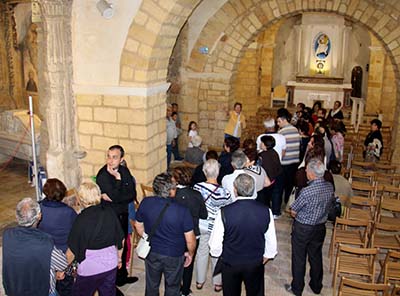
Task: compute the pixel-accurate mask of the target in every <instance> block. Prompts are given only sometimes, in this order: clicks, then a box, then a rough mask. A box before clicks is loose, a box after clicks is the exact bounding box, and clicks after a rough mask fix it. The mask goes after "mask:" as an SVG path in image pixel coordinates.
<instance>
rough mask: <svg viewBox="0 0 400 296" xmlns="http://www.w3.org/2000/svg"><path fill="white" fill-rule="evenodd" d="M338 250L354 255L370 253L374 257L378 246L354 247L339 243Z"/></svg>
mask: <svg viewBox="0 0 400 296" xmlns="http://www.w3.org/2000/svg"><path fill="white" fill-rule="evenodd" d="M339 252H344V253H350V254H354V255H372V256H374V257H375V256H376V255H377V254H378V253H379V248H355V247H350V246H347V245H343V244H339Z"/></svg>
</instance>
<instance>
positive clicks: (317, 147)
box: [294, 136, 335, 197]
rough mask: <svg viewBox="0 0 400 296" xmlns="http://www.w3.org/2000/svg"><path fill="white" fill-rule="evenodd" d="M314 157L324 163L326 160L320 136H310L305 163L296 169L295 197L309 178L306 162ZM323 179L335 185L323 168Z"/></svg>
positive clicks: (329, 174)
mask: <svg viewBox="0 0 400 296" xmlns="http://www.w3.org/2000/svg"><path fill="white" fill-rule="evenodd" d="M315 158H316V159H318V160H320V161H321V162H322V163H324V161H325V160H326V159H325V149H324V144H323V140H322V139H321V137H320V136H312V137H311V140H310V145H309V149H308V150H307V153H306V155H305V159H304V163H305V165H304V166H303V167H301V168H299V169H298V171H297V172H296V177H295V182H294V186H295V187H296V197H297V195H298V194H299V193H300V190H301V189H303V188H304V187H306V186H307V185H308V181H309V180H308V179H307V173H306V167H307V164H308V162H309V161H310V160H311V159H315ZM325 166H326V164H325ZM324 180H325V181H328V182H330V183H332V185H333V187H335V184H334V181H333V176H332V174H331V173H330V172H329V171H328V170H325V173H324Z"/></svg>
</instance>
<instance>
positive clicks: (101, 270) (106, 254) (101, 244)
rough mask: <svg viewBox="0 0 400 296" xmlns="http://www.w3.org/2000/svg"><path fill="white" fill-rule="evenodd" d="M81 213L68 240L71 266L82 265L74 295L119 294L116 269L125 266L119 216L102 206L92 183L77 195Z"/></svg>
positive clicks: (85, 184) (82, 186)
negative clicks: (73, 262)
mask: <svg viewBox="0 0 400 296" xmlns="http://www.w3.org/2000/svg"><path fill="white" fill-rule="evenodd" d="M78 194H79V198H80V202H81V205H82V207H83V210H82V212H81V213H80V214H79V215H78V217H77V218H76V220H75V222H74V224H73V225H72V229H71V233H70V235H69V237H68V250H67V253H66V255H67V260H68V263H71V262H72V261H74V260H76V261H77V262H78V263H79V266H78V275H77V278H76V282H75V284H74V287H73V292H72V294H73V295H74V296H75V295H82V296H84V295H93V293H94V292H95V291H96V290H98V292H99V294H100V295H115V294H116V291H117V290H116V286H115V282H116V276H117V268H121V266H122V260H121V256H122V246H123V240H124V232H123V231H122V228H121V225H120V223H119V220H118V218H117V216H116V215H115V213H114V211H113V210H112V208H111V207H110V206H108V205H102V204H100V201H101V192H100V188H99V187H98V186H97V185H96V184H94V183H91V182H86V183H83V184H82V185H81V187H80V188H79V191H78Z"/></svg>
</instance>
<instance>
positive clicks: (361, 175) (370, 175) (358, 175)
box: [349, 168, 375, 185]
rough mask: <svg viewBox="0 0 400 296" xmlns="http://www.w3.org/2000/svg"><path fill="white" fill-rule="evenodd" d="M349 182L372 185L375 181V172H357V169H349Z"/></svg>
mask: <svg viewBox="0 0 400 296" xmlns="http://www.w3.org/2000/svg"><path fill="white" fill-rule="evenodd" d="M349 180H350V182H351V183H353V182H355V181H356V182H357V181H358V182H363V183H369V184H370V185H373V184H374V181H375V172H374V171H364V170H359V169H357V168H351V169H350V176H349Z"/></svg>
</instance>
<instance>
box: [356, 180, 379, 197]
mask: <svg viewBox="0 0 400 296" xmlns="http://www.w3.org/2000/svg"><path fill="white" fill-rule="evenodd" d="M351 188H353V192H354V195H360V196H365V197H368V198H371V199H375V197H376V192H377V186H376V185H371V184H368V183H365V182H356V181H353V182H351Z"/></svg>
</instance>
